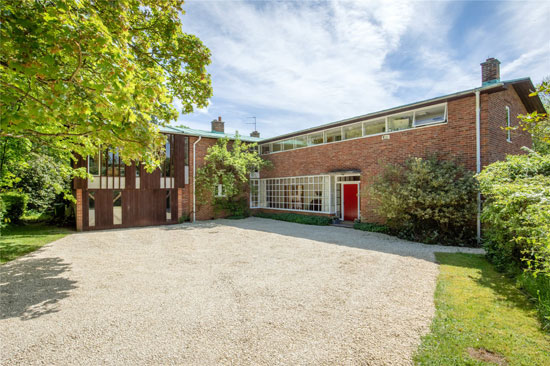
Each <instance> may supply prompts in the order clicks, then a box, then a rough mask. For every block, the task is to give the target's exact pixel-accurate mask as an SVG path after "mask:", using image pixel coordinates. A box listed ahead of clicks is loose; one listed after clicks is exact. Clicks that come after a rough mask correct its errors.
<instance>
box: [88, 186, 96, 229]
mask: <svg viewBox="0 0 550 366" xmlns="http://www.w3.org/2000/svg"><path fill="white" fill-rule="evenodd" d="M88 226H90V227H91V226H95V192H93V191H91V192H88Z"/></svg>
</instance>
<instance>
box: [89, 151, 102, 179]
mask: <svg viewBox="0 0 550 366" xmlns="http://www.w3.org/2000/svg"><path fill="white" fill-rule="evenodd" d="M99 163H100V158H99V152H98V153H97V154H95V155H90V156H89V157H88V173H90V174H91V175H95V176H98V175H99V165H100V164H99Z"/></svg>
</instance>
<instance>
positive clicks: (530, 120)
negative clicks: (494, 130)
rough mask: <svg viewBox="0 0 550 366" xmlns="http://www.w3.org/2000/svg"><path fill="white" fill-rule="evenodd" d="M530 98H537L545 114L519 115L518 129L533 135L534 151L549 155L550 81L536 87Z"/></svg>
mask: <svg viewBox="0 0 550 366" xmlns="http://www.w3.org/2000/svg"><path fill="white" fill-rule="evenodd" d="M530 96H531V97H534V96H538V97H539V98H540V99H541V101H542V104H543V105H544V108H545V109H546V111H547V113H539V112H538V111H534V112H532V113H529V114H524V115H519V116H518V118H519V124H520V127H521V128H523V129H524V130H526V131H528V132H530V133H531V134H532V135H533V144H534V147H535V151H537V152H539V153H543V154H550V116H549V115H548V111H549V110H550V80H549V79H546V80H544V81H543V82H542V83H540V84H539V85H538V86H537V89H536V90H535V91H534V92H533V93H531V94H530Z"/></svg>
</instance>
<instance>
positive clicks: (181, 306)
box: [0, 218, 480, 365]
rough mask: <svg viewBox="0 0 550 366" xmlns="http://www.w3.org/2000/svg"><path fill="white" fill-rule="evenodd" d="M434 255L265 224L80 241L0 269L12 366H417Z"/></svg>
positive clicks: (329, 231)
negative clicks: (414, 361)
mask: <svg viewBox="0 0 550 366" xmlns="http://www.w3.org/2000/svg"><path fill="white" fill-rule="evenodd" d="M436 251H445V252H448V251H453V252H454V251H464V252H480V250H475V249H463V248H455V247H443V246H430V245H423V244H418V243H412V242H407V241H403V240H399V239H396V238H393V237H390V236H386V235H383V234H374V233H368V232H363V231H358V230H351V229H346V228H337V227H319V226H307V225H298V224H292V223H287V222H281V221H274V220H269V219H260V218H249V219H245V220H236V221H233V220H216V221H209V222H201V223H198V224H183V225H173V226H164V227H149V228H138V229H123V230H122V229H121V230H110V231H99V232H87V233H78V234H73V235H70V236H67V237H65V238H63V239H61V240H58V241H56V242H54V243H51V244H49V245H47V246H45V247H43V248H42V249H40V250H38V251H36V252H34V253H31V254H30V255H27V256H24V257H22V258H20V259H18V260H15V261H12V262H9V263H7V264H5V265H3V266H0V295H1V296H0V344H1V360H2V364H3V365H20V364H55V365H65V364H82V365H127V364H166V365H168V364H185V365H336V364H338V365H410V364H412V361H411V358H412V355H413V353H414V351H415V350H416V348H417V347H418V344H419V343H420V337H421V336H422V335H423V334H425V333H426V332H427V331H428V330H429V325H430V322H431V319H432V316H433V313H434V305H433V292H434V288H435V280H436V276H437V274H438V267H437V264H436V263H435V259H434V255H433V253H434V252H436Z"/></svg>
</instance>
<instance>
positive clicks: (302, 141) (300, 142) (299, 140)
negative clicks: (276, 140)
mask: <svg viewBox="0 0 550 366" xmlns="http://www.w3.org/2000/svg"><path fill="white" fill-rule="evenodd" d="M294 142H295V143H296V148H299V147H306V146H307V138H306V136H298V137H296V138H295V139H294Z"/></svg>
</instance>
